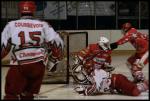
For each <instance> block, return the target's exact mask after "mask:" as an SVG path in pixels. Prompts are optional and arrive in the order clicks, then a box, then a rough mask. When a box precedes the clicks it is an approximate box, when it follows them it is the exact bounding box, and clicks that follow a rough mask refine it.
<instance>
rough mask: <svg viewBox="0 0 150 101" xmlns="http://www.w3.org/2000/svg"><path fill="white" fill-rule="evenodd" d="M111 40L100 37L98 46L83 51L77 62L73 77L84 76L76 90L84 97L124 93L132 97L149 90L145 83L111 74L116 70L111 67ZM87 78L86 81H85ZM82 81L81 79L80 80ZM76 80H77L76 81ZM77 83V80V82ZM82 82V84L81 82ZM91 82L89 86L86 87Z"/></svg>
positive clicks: (94, 45)
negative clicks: (136, 82) (134, 81)
mask: <svg viewBox="0 0 150 101" xmlns="http://www.w3.org/2000/svg"><path fill="white" fill-rule="evenodd" d="M109 46H110V45H109V40H108V39H107V38H106V37H100V40H99V42H98V43H96V44H90V45H89V46H88V47H87V48H86V49H83V50H81V51H80V52H79V53H78V55H77V56H76V59H77V60H78V61H75V63H74V65H73V67H72V71H73V77H74V78H75V76H76V78H77V77H78V74H79V75H80V74H81V73H82V75H84V79H83V81H82V80H79V84H78V85H77V86H75V88H74V90H75V91H76V92H78V93H79V94H83V95H96V94H103V93H114V91H115V92H116V91H117V93H122V94H125V95H130V96H138V95H140V94H141V92H143V91H146V90H147V89H148V85H146V84H144V83H138V84H135V83H133V82H131V81H129V80H128V79H127V78H126V77H125V76H124V75H122V74H111V71H113V70H114V69H115V68H114V67H113V66H111V50H110V48H109ZM85 78H86V79H85ZM78 79H80V78H78ZM75 80H76V79H75ZM76 81H77V80H76ZM80 81H82V82H80ZM84 81H86V82H87V81H89V82H90V83H88V85H85V83H86V82H84Z"/></svg>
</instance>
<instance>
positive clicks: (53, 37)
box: [44, 22, 64, 71]
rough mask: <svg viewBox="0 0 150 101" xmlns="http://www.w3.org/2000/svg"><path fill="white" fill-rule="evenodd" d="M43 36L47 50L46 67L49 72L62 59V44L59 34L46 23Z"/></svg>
mask: <svg viewBox="0 0 150 101" xmlns="http://www.w3.org/2000/svg"><path fill="white" fill-rule="evenodd" d="M44 34H45V35H44V36H45V41H46V48H47V50H48V63H47V67H48V69H49V71H51V70H52V68H54V67H56V65H57V64H58V63H59V62H60V60H61V59H62V57H63V48H64V44H63V40H62V39H61V37H60V36H59V34H58V33H57V32H55V31H54V29H53V28H52V27H51V26H50V25H49V24H48V23H46V22H45V23H44Z"/></svg>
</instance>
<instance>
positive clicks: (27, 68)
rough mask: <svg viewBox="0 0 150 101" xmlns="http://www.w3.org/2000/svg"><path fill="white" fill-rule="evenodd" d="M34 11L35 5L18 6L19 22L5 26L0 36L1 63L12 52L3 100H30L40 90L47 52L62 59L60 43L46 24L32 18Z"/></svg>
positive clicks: (29, 2)
mask: <svg viewBox="0 0 150 101" xmlns="http://www.w3.org/2000/svg"><path fill="white" fill-rule="evenodd" d="M35 11H36V5H35V2H33V1H21V2H19V12H20V15H21V18H20V19H18V20H13V21H10V22H8V24H7V25H6V26H5V28H4V30H3V32H2V33H1V59H2V58H4V57H5V56H6V55H7V54H8V53H9V52H10V50H11V49H12V51H11V59H10V65H11V67H10V68H9V70H8V73H7V76H6V83H5V94H6V95H5V96H4V99H33V98H34V94H38V93H39V90H40V87H41V83H42V79H43V76H44V72H45V67H46V66H45V64H46V60H47V57H48V55H47V54H48V52H49V54H51V57H52V58H53V59H55V60H57V61H58V60H60V59H61V54H62V50H63V41H62V39H61V38H60V36H59V34H58V33H56V32H55V31H54V29H53V28H52V26H50V25H49V24H48V23H47V22H45V21H41V20H37V19H35V18H34V13H35ZM44 44H46V45H47V48H48V50H47V49H46V48H45V45H44Z"/></svg>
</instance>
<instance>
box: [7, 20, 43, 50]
mask: <svg viewBox="0 0 150 101" xmlns="http://www.w3.org/2000/svg"><path fill="white" fill-rule="evenodd" d="M9 24H10V35H11V36H10V37H11V40H12V43H13V44H15V45H16V46H19V47H18V48H21V47H24V46H28V45H30V46H31V45H32V46H40V44H41V43H42V42H43V37H44V32H43V31H44V30H43V26H44V25H43V22H42V21H39V20H33V19H20V20H15V21H11V22H10V23H9Z"/></svg>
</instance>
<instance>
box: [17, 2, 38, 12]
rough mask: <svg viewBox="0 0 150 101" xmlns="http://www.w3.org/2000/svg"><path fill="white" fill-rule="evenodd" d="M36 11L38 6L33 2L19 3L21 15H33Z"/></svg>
mask: <svg viewBox="0 0 150 101" xmlns="http://www.w3.org/2000/svg"><path fill="white" fill-rule="evenodd" d="M35 11H36V5H35V2H33V1H21V2H19V12H20V13H21V14H33V13H34V12H35Z"/></svg>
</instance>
